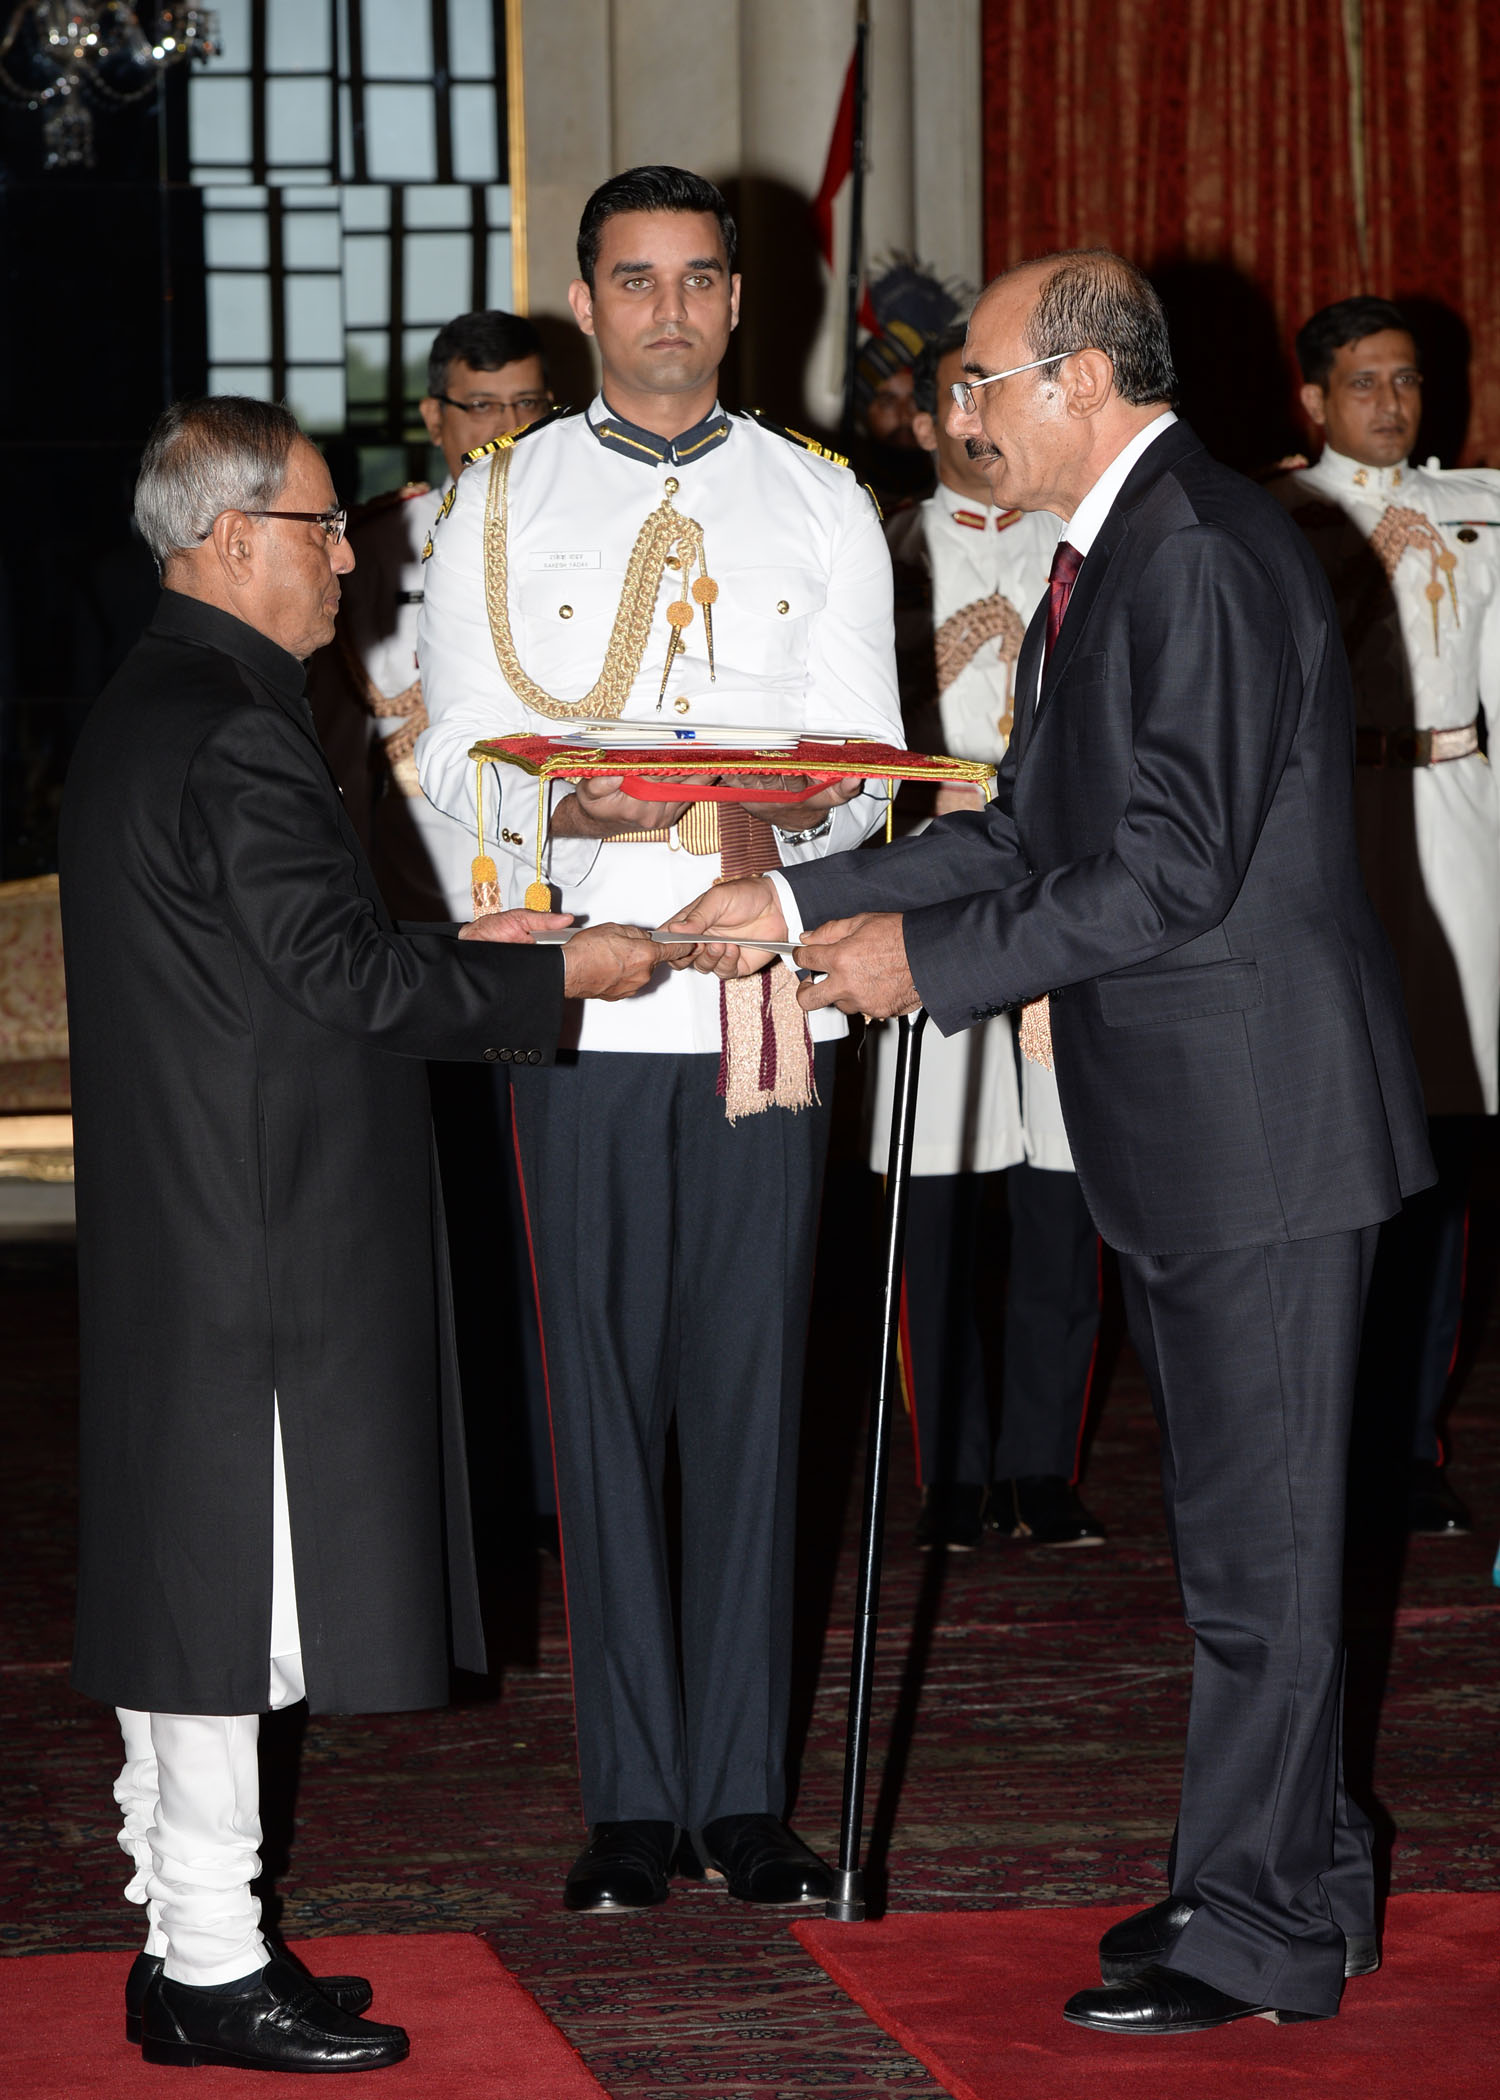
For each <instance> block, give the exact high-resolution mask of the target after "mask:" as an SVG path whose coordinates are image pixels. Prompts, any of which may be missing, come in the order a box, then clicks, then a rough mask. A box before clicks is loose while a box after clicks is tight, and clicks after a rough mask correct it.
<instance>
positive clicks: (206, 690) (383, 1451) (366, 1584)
mask: <svg viewBox="0 0 1500 2100" xmlns="http://www.w3.org/2000/svg"><path fill="white" fill-rule="evenodd" d="M302 695H303V677H302V668H301V666H300V664H298V663H297V662H296V660H295V659H294V658H292V657H290V656H288V655H287V654H286V653H285V651H283V650H281V649H278V648H277V647H276V645H275V644H274V643H273V642H271V641H268V640H267V639H266V638H265V636H263V635H261V634H258V633H256V632H255V631H254V630H253V629H252V628H249V627H247V626H245V625H244V624H243V623H242V622H240V621H239V620H235V619H232V618H231V617H230V616H229V615H228V614H227V613H223V612H219V611H217V610H215V609H214V608H213V607H211V606H206V605H200V604H196V603H194V601H193V600H191V599H189V598H185V597H183V596H181V595H180V594H178V593H175V592H170V591H169V592H166V593H165V594H164V595H163V597H162V600H161V605H160V608H159V610H158V612H157V614H156V617H155V619H154V620H153V621H152V624H151V627H150V628H149V629H148V631H147V633H146V634H145V636H144V637H143V638H142V640H141V641H140V642H139V643H138V644H137V646H136V648H135V649H134V650H133V651H132V652H131V654H130V656H129V657H128V658H127V659H126V661H125V663H124V665H123V666H122V667H121V669H120V670H119V672H118V673H117V674H116V676H115V677H114V679H113V680H112V681H111V683H110V685H109V686H108V688H107V689H106V690H105V692H104V694H103V695H102V696H101V698H100V699H99V701H98V702H97V703H96V705H95V707H94V709H93V711H92V712H91V714H90V716H89V719H88V721H87V723H86V724H85V726H84V730H83V734H82V736H81V737H80V739H79V743H78V747H77V750H76V752H75V754H74V757H73V762H72V765H71V767H70V769H69V773H68V782H67V789H66V792H65V794H64V798H63V813H62V839H61V863H62V867H61V876H62V911H63V935H64V950H65V956H66V964H67V977H68V1021H69V1032H70V1043H71V1051H72V1071H73V1103H74V1122H75V1135H76V1141H77V1158H78V1187H77V1195H78V1269H79V1281H80V1286H81V1308H80V1310H81V1340H82V1382H81V1427H82V1454H81V1492H82V1501H81V1510H80V1525H79V1539H80V1578H79V1592H78V1636H77V1646H76V1653H75V1672H74V1681H75V1683H76V1684H77V1685H78V1687H79V1688H80V1689H81V1690H82V1691H85V1692H87V1693H90V1694H91V1695H93V1696H94V1697H96V1698H99V1699H103V1700H106V1701H108V1702H109V1703H110V1704H112V1705H119V1706H129V1707H136V1708H140V1709H144V1710H147V1711H151V1710H159V1711H163V1712H167V1713H174V1712H176V1713H214V1714H237V1713H256V1712H258V1711H259V1710H260V1708H261V1707H263V1706H264V1705H265V1701H266V1668H267V1655H268V1653H269V1633H270V1609H271V1453H272V1404H271V1396H272V1392H273V1390H274V1391H275V1393H276V1396H277V1400H278V1403H279V1407H280V1414H281V1429H282V1444H283V1448H284V1452H285V1457H286V1475H287V1492H288V1500H289V1503H290V1508H291V1523H292V1546H293V1554H294V1558H295V1561H296V1573H297V1608H298V1616H299V1620H300V1625H301V1634H302V1654H303V1664H304V1668H305V1671H306V1676H307V1690H308V1696H309V1699H310V1701H311V1703H312V1704H313V1706H314V1707H315V1708H321V1709H323V1710H325V1711H326V1710H329V1709H336V1710H343V1711H355V1712H363V1711H370V1710H372V1709H376V1708H383V1707H417V1706H436V1705H441V1704H442V1703H443V1702H444V1700H445V1699H446V1697H447V1690H448V1639H447V1628H446V1626H445V1618H446V1617H447V1615H448V1613H449V1611H450V1608H451V1616H452V1625H453V1634H454V1639H455V1642H456V1644H457V1646H458V1650H459V1653H460V1657H461V1659H463V1660H466V1661H472V1660H473V1659H475V1658H479V1657H482V1642H481V1640H480V1638H479V1633H478V1612H477V1596H476V1593H475V1590H474V1586H473V1579H472V1568H471V1567H470V1566H469V1565H468V1564H467V1555H466V1552H465V1547H466V1545H467V1526H468V1514H467V1490H466V1481H465V1477H464V1472H463V1466H462V1440H461V1430H460V1428H459V1425H458V1417H457V1388H456V1381H455V1378H454V1375H453V1370H452V1361H453V1360H452V1352H451V1348H450V1347H449V1345H448V1336H447V1333H446V1328H445V1313H446V1304H447V1276H446V1264H445V1257H444V1249H443V1244H442V1220H441V1214H440V1212H438V1211H437V1210H435V1207H434V1204H433V1172H432V1140H431V1127H430V1123H429V1118H428V1104H427V1074H426V1066H425V1064H424V1063H423V1059H424V1058H428V1057H441V1058H455V1059H476V1060H477V1059H483V1058H484V1057H485V1056H486V1053H488V1054H489V1055H490V1056H492V1057H496V1056H498V1054H499V1053H500V1052H501V1051H502V1050H503V1051H504V1052H505V1053H506V1055H507V1056H510V1057H513V1058H514V1057H524V1058H526V1060H527V1061H528V1062H530V1061H532V1060H533V1059H535V1061H537V1062H543V1061H548V1062H550V1060H551V1057H552V1054H553V1046H554V1044H555V1043H556V1041H557V1036H558V1031H559V1028H560V1026H561V1023H562V1013H563V998H562V971H561V969H560V967H559V957H558V954H557V951H555V950H552V949H547V948H530V947H514V946H491V945H488V944H485V943H480V942H462V943H460V942H458V941H456V940H452V939H445V938H442V937H441V936H439V935H435V934H429V935H425V936H422V937H420V938H416V939H406V938H403V937H402V936H401V935H400V934H398V933H397V932H396V930H395V928H394V927H393V926H392V924H391V920H390V917H389V914H388V913H387V912H386V909H385V906H384V905H383V903H382V902H381V899H380V893H379V891H378V890H377V888H376V886H375V880H374V877H373V875H372V874H371V872H370V867H369V863H368V862H367V861H366V859H365V856H364V853H363V850H362V849H361V847H360V844H359V840H358V839H357V837H356V836H355V833H354V828H353V826H352V825H351V824H350V822H349V820H348V818H347V817H346V815H345V813H344V808H343V804H342V802H341V801H340V798H339V794H338V790H337V789H336V787H335V786H334V784H333V780H332V777H331V776H330V774H329V771H328V768H327V766H326V764H325V763H324V760H323V754H322V752H321V750H320V749H319V747H318V744H317V740H316V738H315V736H314V734H313V727H312V718H311V715H310V714H309V712H308V708H307V703H306V701H305V700H304V698H303V696H302ZM445 1531H446V1534H447V1539H448V1542H449V1546H450V1560H449V1564H450V1569H451V1572H452V1582H451V1586H450V1589H449V1593H448V1595H447V1596H446V1597H445V1590H444V1581H443V1559H444V1551H443V1549H444V1537H445Z"/></svg>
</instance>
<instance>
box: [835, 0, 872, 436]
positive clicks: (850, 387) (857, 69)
mask: <svg viewBox="0 0 1500 2100" xmlns="http://www.w3.org/2000/svg"><path fill="white" fill-rule="evenodd" d="M869 49H870V9H869V0H860V7H859V19H858V22H857V23H856V25H855V30H854V154H853V165H852V167H851V168H850V171H849V183H850V188H849V267H848V269H847V270H846V272H845V275H844V410H843V415H842V417H841V418H840V421H839V433H840V442H841V443H842V444H844V445H847V444H848V443H849V442H850V440H851V439H852V437H853V436H854V361H855V358H856V356H857V355H858V351H859V292H860V285H861V282H862V280H863V277H864V246H865V101H866V95H865V75H866V70H867V64H868V59H869Z"/></svg>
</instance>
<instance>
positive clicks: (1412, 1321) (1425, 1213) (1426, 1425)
mask: <svg viewBox="0 0 1500 2100" xmlns="http://www.w3.org/2000/svg"><path fill="white" fill-rule="evenodd" d="M1480 1128H1481V1119H1480V1118H1479V1117H1478V1116H1429V1117H1428V1119H1427V1135H1428V1139H1429V1142H1430V1143H1431V1145H1432V1157H1433V1161H1434V1163H1435V1165H1436V1167H1437V1170H1438V1178H1437V1180H1436V1182H1435V1183H1434V1185H1433V1186H1432V1187H1431V1188H1427V1189H1421V1190H1419V1191H1418V1193H1417V1194H1416V1195H1415V1196H1409V1197H1408V1198H1407V1200H1406V1202H1405V1203H1404V1204H1403V1205H1402V1207H1401V1209H1400V1210H1399V1211H1398V1212H1397V1214H1396V1216H1395V1217H1394V1218H1388V1219H1387V1220H1386V1222H1385V1224H1384V1225H1382V1226H1381V1228H1380V1251H1379V1253H1378V1254H1377V1255H1376V1257H1375V1280H1374V1283H1373V1285H1372V1287H1371V1291H1370V1304H1369V1310H1368V1312H1367V1314H1366V1317H1365V1343H1364V1350H1365V1353H1364V1361H1363V1363H1362V1365H1361V1386H1362V1389H1363V1398H1364V1400H1365V1402H1366V1403H1367V1404H1368V1405H1369V1407H1370V1408H1371V1409H1372V1410H1373V1415H1372V1421H1373V1420H1378V1422H1379V1424H1380V1430H1379V1434H1380V1436H1381V1438H1382V1440H1383V1441H1384V1442H1386V1443H1387V1444H1388V1445H1389V1449H1390V1451H1391V1453H1392V1454H1393V1455H1395V1456H1398V1457H1402V1458H1404V1457H1405V1456H1406V1455H1407V1453H1408V1452H1409V1453H1410V1455H1411V1456H1412V1457H1413V1458H1423V1459H1428V1460H1430V1461H1431V1462H1432V1463H1433V1464H1434V1465H1437V1464H1440V1463H1441V1462H1442V1459H1443V1456H1444V1452H1443V1445H1442V1438H1441V1436H1440V1433H1439V1426H1440V1422H1441V1417H1442V1413H1443V1406H1444V1402H1445V1401H1446V1399H1447V1397H1448V1376H1449V1372H1450V1371H1451V1369H1452V1366H1453V1354H1454V1350H1455V1349H1456V1348H1457V1346H1458V1329H1459V1322H1460V1317H1461V1315H1462V1312H1463V1294H1464V1242H1465V1232H1466V1223H1467V1219H1468V1206H1469V1189H1470V1185H1471V1183H1472V1181H1473V1178H1474V1159H1475V1155H1476V1153H1477V1151H1478V1146H1479V1136H1480Z"/></svg>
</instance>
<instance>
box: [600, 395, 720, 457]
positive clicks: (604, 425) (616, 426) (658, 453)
mask: <svg viewBox="0 0 1500 2100" xmlns="http://www.w3.org/2000/svg"><path fill="white" fill-rule="evenodd" d="M588 425H589V429H590V430H592V432H593V433H594V436H595V437H596V438H597V439H598V440H599V443H600V444H601V445H602V446H603V447H604V449H605V451H606V452H618V453H620V454H621V455H622V457H623V458H625V459H634V460H639V461H640V463H641V465H642V466H646V467H665V466H673V467H678V466H686V465H689V464H691V462H692V461H694V460H698V459H702V458H703V457H704V456H705V454H707V453H709V452H712V451H714V450H715V449H716V448H717V447H718V446H720V445H722V444H724V443H725V442H726V441H727V439H728V437H729V418H728V416H727V415H725V413H724V411H723V409H722V408H721V407H720V406H719V404H718V402H717V401H716V402H715V403H714V405H713V409H712V411H711V412H710V413H709V414H708V415H706V416H705V417H704V418H703V420H702V422H701V423H695V424H694V425H693V427H692V429H691V430H682V431H679V432H678V434H677V436H676V437H674V438H664V437H658V435H657V433H656V432H655V431H654V430H642V428H641V426H640V424H639V423H627V422H626V420H625V418H624V417H623V416H617V415H616V414H615V412H614V410H613V409H612V408H611V407H610V405H609V403H608V402H607V401H606V400H605V398H604V396H603V395H602V394H596V395H595V396H594V399H593V401H592V402H591V403H590V406H589V412H588Z"/></svg>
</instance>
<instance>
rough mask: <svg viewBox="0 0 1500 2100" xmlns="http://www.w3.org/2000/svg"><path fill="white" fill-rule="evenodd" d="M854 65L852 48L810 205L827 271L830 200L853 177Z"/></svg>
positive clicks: (830, 239) (856, 59) (856, 53)
mask: <svg viewBox="0 0 1500 2100" xmlns="http://www.w3.org/2000/svg"><path fill="white" fill-rule="evenodd" d="M858 62H859V51H858V46H856V47H855V49H854V50H853V51H851V52H850V54H849V70H848V71H847V72H846V73H845V75H844V92H843V93H842V94H841V95H840V97H839V113H838V115H837V116H836V117H835V118H834V120H833V136H832V138H830V140H829V141H828V158H827V160H826V161H825V162H824V164H823V180H822V181H821V182H820V183H819V184H818V194H817V196H816V197H814V199H813V201H812V218H813V225H814V226H815V227H816V228H817V234H818V246H819V247H820V248H821V249H822V251H823V260H824V262H826V263H827V265H828V267H829V269H830V270H831V269H832V268H833V200H834V198H835V197H836V196H837V195H838V193H839V191H840V190H841V189H842V188H843V186H844V184H845V182H846V181H847V180H848V178H849V176H851V175H852V174H853V173H854V75H855V69H856V67H857V65H858Z"/></svg>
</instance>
